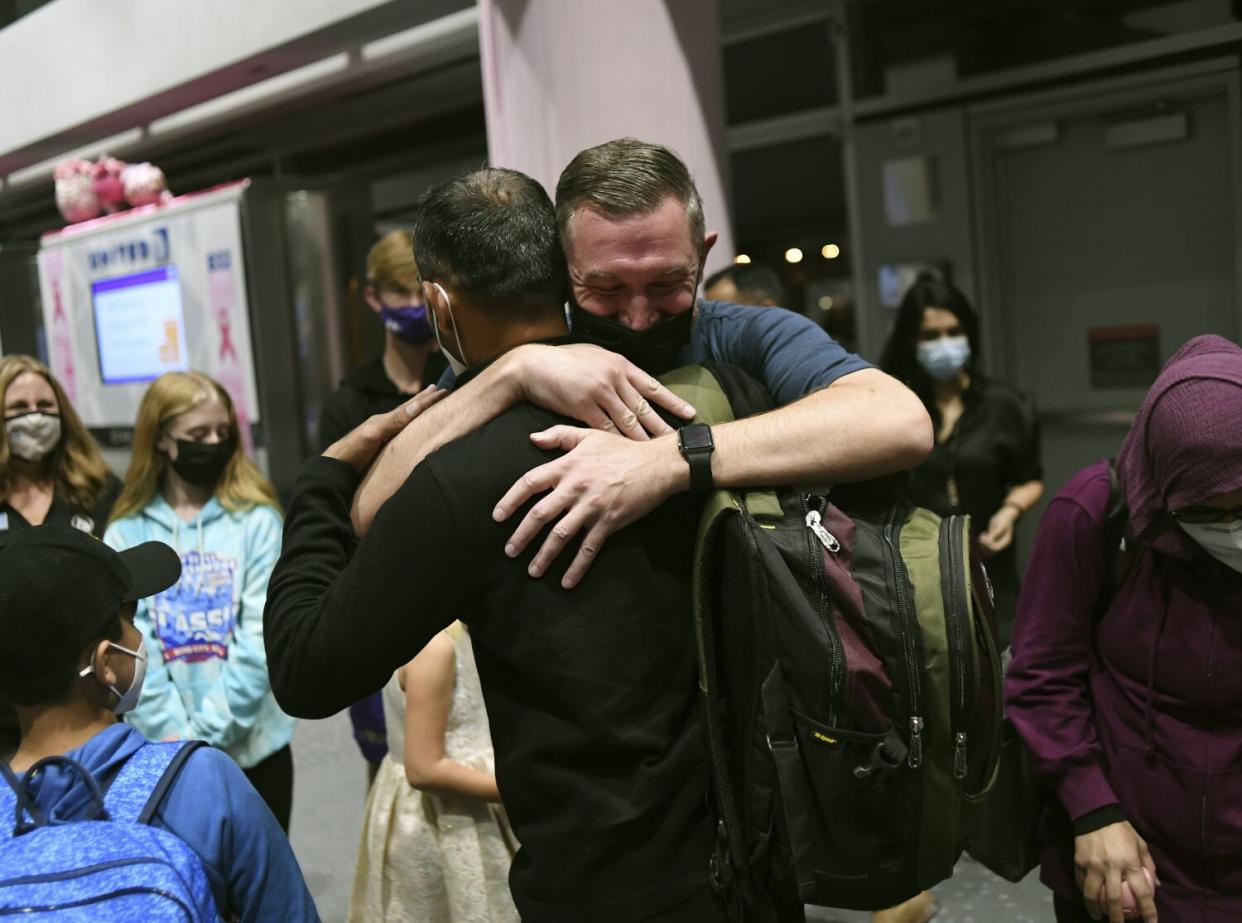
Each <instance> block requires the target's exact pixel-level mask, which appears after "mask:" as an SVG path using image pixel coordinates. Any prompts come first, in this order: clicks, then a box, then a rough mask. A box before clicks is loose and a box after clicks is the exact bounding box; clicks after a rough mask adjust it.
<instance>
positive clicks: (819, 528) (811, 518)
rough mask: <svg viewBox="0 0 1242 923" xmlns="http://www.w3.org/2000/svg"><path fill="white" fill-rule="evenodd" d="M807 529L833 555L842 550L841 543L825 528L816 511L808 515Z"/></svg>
mask: <svg viewBox="0 0 1242 923" xmlns="http://www.w3.org/2000/svg"><path fill="white" fill-rule="evenodd" d="M806 527H807V528H808V529H810V530H811V531H812V532H814V533H815V537H816V538H817V539H819V543H820V544H821V545H823V546H824V547H825V548H827V549H828V550H829V551H831V552H832V553H833V554H836V553H837V552H838V551H840V550H841V543H840V542H838V541H837V537H836V536H835V535H833V534H832V533H831V532H829V531H828V530H827V529H825V528H824V525H823V521H822V520H821V519H820V515H819V513H818V512H817V511H816V510H811V511H810V512H808V513H807V514H806Z"/></svg>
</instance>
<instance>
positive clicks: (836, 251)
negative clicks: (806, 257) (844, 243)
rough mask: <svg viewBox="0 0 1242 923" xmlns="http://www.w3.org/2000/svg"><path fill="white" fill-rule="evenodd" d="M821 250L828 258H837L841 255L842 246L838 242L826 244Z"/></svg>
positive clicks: (825, 257)
mask: <svg viewBox="0 0 1242 923" xmlns="http://www.w3.org/2000/svg"><path fill="white" fill-rule="evenodd" d="M819 252H820V253H822V254H823V255H824V259H826V260H835V259H836V258H837V257H839V256H840V255H841V248H840V247H838V246H837V245H836V244H824V248H823V249H822V250H820V251H819Z"/></svg>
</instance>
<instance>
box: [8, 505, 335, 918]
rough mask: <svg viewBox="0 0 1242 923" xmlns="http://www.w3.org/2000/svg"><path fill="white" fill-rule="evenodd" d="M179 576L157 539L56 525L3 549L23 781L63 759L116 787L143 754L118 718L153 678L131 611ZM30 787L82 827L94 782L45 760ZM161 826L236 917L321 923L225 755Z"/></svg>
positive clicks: (172, 796)
mask: <svg viewBox="0 0 1242 923" xmlns="http://www.w3.org/2000/svg"><path fill="white" fill-rule="evenodd" d="M180 575H181V561H180V559H179V558H178V556H177V553H176V552H175V551H173V550H172V549H171V548H169V547H168V546H167V545H164V544H162V543H160V542H146V543H144V544H141V545H137V546H135V547H133V548H130V549H128V550H127V551H124V552H121V553H117V552H116V551H113V550H112V549H111V548H109V547H108V546H107V545H105V544H104V543H103V542H101V541H99V540H98V539H96V538H93V537H92V536H90V535H88V534H87V533H85V532H82V531H80V530H78V529H75V528H71V527H68V526H58V525H47V526H43V527H42V528H39V529H27V530H22V531H21V532H15V533H13V534H11V535H10V536H8V537H7V538H5V539H4V541H3V543H0V699H4V700H6V701H8V702H10V703H12V704H13V705H14V706H16V709H17V717H18V720H19V722H20V723H21V730H22V736H21V743H20V745H19V746H18V749H17V753H16V754H15V755H14V756H13V759H12V760H11V762H10V764H9V768H10V769H11V770H12V771H13V772H14V773H15V774H19V775H21V774H26V773H28V772H29V770H30V769H31V767H33V766H35V765H36V764H38V763H39V762H40V761H41V760H45V759H46V758H47V757H55V756H67V757H69V758H70V759H71V760H73V761H75V762H76V763H78V764H81V766H83V767H84V768H85V769H86V770H87V771H89V773H90V774H91V776H93V777H94V781H95V782H96V783H98V785H99V787H100V788H101V789H103V790H105V791H106V790H107V787H108V786H109V785H110V784H111V782H112V780H113V779H115V778H116V776H117V774H118V772H119V771H120V769H121V767H122V766H124V765H125V763H126V762H127V761H128V760H129V759H130V757H132V756H133V755H134V754H135V753H137V752H138V751H139V750H140V749H142V748H143V747H144V746H146V745H147V741H146V740H145V739H144V738H143V736H142V734H141V733H139V731H138V730H137V729H135V728H133V727H130V726H129V725H127V724H125V723H124V722H121V721H119V720H118V716H120V715H123V714H124V713H125V712H127V711H128V710H129V709H131V708H133V707H134V705H135V704H136V703H137V701H138V698H139V696H140V695H141V694H142V682H143V678H144V676H145V675H146V649H145V645H144V642H143V638H142V634H141V633H140V632H139V631H138V629H137V628H135V627H134V622H133V617H134V611H135V608H136V606H137V601H138V600H139V599H142V598H144V597H147V596H151V595H154V594H155V593H159V592H161V591H162V590H165V589H167V588H168V587H170V586H172V585H173V584H174V583H176V582H177V579H178V578H179V577H180ZM22 781H23V783H24V785H25V789H26V791H28V792H30V793H31V795H33V797H34V803H35V805H36V806H37V807H38V808H39V809H41V810H42V812H43V813H44V814H45V815H46V816H47V817H49V818H55V819H56V820H57V821H58V822H64V821H72V820H79V819H85V817H84V816H82V814H83V812H84V811H86V810H87V809H88V808H89V806H90V804H91V799H90V798H89V796H88V794H87V792H88V788H89V785H90V782H89V781H88V780H87V779H86V778H84V777H83V776H81V775H79V774H78V773H77V772H76V771H74V770H73V769H72V767H70V766H68V765H67V764H64V763H60V762H44V763H42V765H40V766H39V769H38V771H37V773H32V774H29V775H26V776H25V777H24V778H23V779H22ZM13 801H14V794H13V792H12V791H11V790H10V788H9V787H8V786H6V785H4V784H2V783H0V841H3V840H5V839H8V838H9V837H12V836H14V833H15V830H14V824H13V818H14V817H15V813H14V810H13ZM153 824H154V825H155V826H157V827H160V828H162V829H164V830H167V831H168V832H170V833H172V834H174V835H175V836H177V837H180V838H181V839H182V840H184V841H185V843H186V844H187V845H188V846H189V847H190V848H191V849H192V850H193V851H194V852H195V853H197V854H198V856H199V857H200V858H201V859H202V861H203V866H204V869H205V870H206V872H207V877H208V880H209V882H210V884H211V889H212V892H213V895H214V897H215V899H216V905H217V907H218V908H220V909H221V911H222V912H224V914H225V917H226V918H230V919H231V918H232V915H236V916H237V917H239V918H240V919H243V920H275V919H282V920H318V919H319V915H318V913H317V912H316V911H315V905H314V902H313V901H312V900H311V896H310V893H309V892H308V891H307V889H306V883H305V881H304V880H303V878H302V872H301V869H300V868H299V867H298V864H297V860H296V859H295V858H294V856H293V850H292V849H291V848H290V846H289V841H288V840H287V839H286V838H285V836H284V834H283V833H282V831H281V829H280V826H279V825H278V824H277V823H276V818H275V817H273V816H272V813H271V811H269V810H268V808H267V806H266V805H265V804H264V802H263V800H262V799H261V798H260V797H259V795H258V793H257V792H255V790H254V788H253V787H252V786H251V785H250V783H249V782H248V781H247V780H246V777H245V775H243V774H242V771H241V770H240V769H239V768H238V767H237V765H236V764H235V763H234V762H233V761H232V760H231V759H229V757H228V756H226V755H225V754H223V753H221V752H219V751H216V750H212V749H210V748H207V747H201V748H200V749H198V750H196V751H195V752H194V753H193V754H192V755H191V756H190V758H189V759H187V760H186V762H185V765H184V767H183V768H182V770H181V772H180V774H178V775H177V777H176V780H175V782H174V783H173V785H172V787H171V788H170V789H169V790H168V793H167V796H166V797H165V799H164V801H163V802H162V803H161V807H160V809H159V811H158V812H157V813H156V815H155V818H154V819H153Z"/></svg>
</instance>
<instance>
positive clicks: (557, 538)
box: [353, 138, 932, 588]
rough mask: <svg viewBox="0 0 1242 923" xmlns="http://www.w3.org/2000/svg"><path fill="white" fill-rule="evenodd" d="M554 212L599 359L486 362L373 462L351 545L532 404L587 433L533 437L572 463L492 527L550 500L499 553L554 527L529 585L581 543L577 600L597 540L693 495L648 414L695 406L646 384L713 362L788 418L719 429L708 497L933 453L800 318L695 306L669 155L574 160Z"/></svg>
mask: <svg viewBox="0 0 1242 923" xmlns="http://www.w3.org/2000/svg"><path fill="white" fill-rule="evenodd" d="M556 209H557V221H558V224H559V228H560V236H561V244H562V246H563V248H564V250H565V255H566V258H567V260H568V266H569V279H570V290H571V297H570V303H571V316H572V325H573V334H574V336H575V338H576V339H579V340H585V341H586V342H587V343H588V344H590V343H594V344H598V345H603V346H606V347H608V349H609V350H611V352H605V351H604V350H601V349H599V348H597V347H596V346H591V345H584V344H581V343H579V344H573V345H565V346H547V345H539V344H531V345H528V346H522V347H519V348H518V349H514V350H511V351H510V352H508V353H507V354H506V355H505V356H503V357H502V358H501V359H500V360H498V361H497V362H494V363H492V364H491V365H490V366H488V367H487V368H486V369H484V370H483V371H482V372H480V373H479V374H478V375H477V376H475V377H474V378H473V380H472V381H471V382H470V383H469V385H467V386H464V387H463V388H461V389H459V390H457V391H456V392H455V393H454V394H453V395H452V396H451V397H450V398H449V399H447V400H445V401H442V402H440V404H439V405H437V406H436V407H433V408H431V409H430V410H429V411H428V412H427V413H425V414H423V415H422V416H421V417H420V418H419V419H417V420H414V421H413V422H412V423H411V424H410V425H409V426H408V427H407V428H406V430H405V431H404V432H402V434H401V435H400V436H398V437H397V438H396V439H395V440H393V442H392V443H390V444H389V446H388V447H387V448H386V449H385V451H384V452H383V453H382V454H381V456H380V458H379V459H378V461H377V463H376V464H375V465H374V466H373V467H372V469H371V471H370V472H369V473H368V475H367V478H366V479H365V480H364V482H363V485H362V489H361V490H360V491H359V493H358V495H357V497H356V498H355V503H354V516H353V518H354V526H355V529H356V530H357V531H358V532H359V533H364V532H365V531H366V529H367V528H368V527H369V525H370V522H371V520H372V519H373V518H374V515H375V512H376V511H377V510H378V509H379V507H380V505H381V504H382V503H383V502H384V501H385V500H386V499H387V498H388V497H390V496H391V495H392V494H393V492H394V491H395V490H396V489H397V488H398V487H399V486H400V485H401V484H402V483H404V482H405V479H406V477H407V476H408V475H409V473H410V471H411V470H412V469H413V468H414V466H415V465H416V464H417V463H418V462H419V461H420V460H421V459H422V458H425V457H426V455H428V454H429V453H430V452H431V451H433V450H434V449H435V448H438V447H440V446H442V445H445V444H446V443H448V442H451V441H453V440H454V439H456V438H459V437H460V436H462V435H464V434H465V433H468V432H471V431H472V430H474V429H476V428H478V427H479V426H481V425H482V424H483V423H485V422H487V421H488V420H491V419H493V418H494V417H495V416H496V415H497V414H499V413H500V412H501V411H503V410H504V409H505V408H507V407H509V406H511V405H513V404H514V403H517V402H518V401H522V400H528V401H531V402H532V403H535V404H538V405H540V406H542V407H545V408H547V409H549V410H552V411H554V412H556V413H559V414H561V415H563V416H567V417H571V418H573V419H575V420H578V421H580V422H582V423H584V424H586V425H587V426H588V427H591V428H590V429H578V428H573V427H566V426H558V427H554V428H553V429H551V430H549V431H547V432H546V433H545V434H542V435H541V436H540V435H536V436H534V437H532V438H534V439H535V441H536V444H537V445H539V446H540V447H542V448H546V449H555V448H559V449H561V450H564V451H565V452H566V454H565V455H564V456H563V457H560V458H557V459H556V460H555V461H553V462H550V463H549V464H547V465H544V466H541V467H540V468H537V469H535V470H534V471H531V472H530V473H528V474H527V475H526V476H525V477H523V478H522V479H521V480H520V481H518V482H517V483H516V484H515V485H514V486H513V488H512V489H511V490H510V491H509V492H508V493H507V494H506V495H505V496H504V497H503V498H502V499H501V500H500V502H499V503H498V504H497V505H496V507H495V509H494V511H493V515H494V517H495V518H496V519H497V520H498V521H505V520H507V519H508V518H509V517H510V516H511V515H512V514H513V512H514V511H515V510H517V509H518V508H519V507H521V506H523V504H524V503H525V502H526V501H527V500H529V499H531V498H532V497H534V496H537V495H539V494H544V493H545V492H546V495H545V496H544V497H543V498H542V499H541V500H540V501H539V502H538V503H536V504H535V505H534V506H533V507H532V508H531V509H530V511H529V512H528V513H527V515H526V517H525V518H524V519H523V520H522V522H521V523H520V524H519V525H518V527H517V529H516V530H515V531H514V532H513V534H512V536H511V538H510V542H509V544H508V546H507V548H506V553H508V554H509V555H510V556H511V557H516V556H518V555H520V554H522V552H523V551H524V550H525V548H526V547H527V545H529V544H530V543H531V542H532V541H533V540H534V539H535V538H536V537H537V536H538V535H540V533H542V532H543V531H544V530H545V529H547V527H549V526H552V528H551V529H549V530H548V534H547V537H546V538H545V539H544V543H543V545H542V547H541V548H540V550H539V552H538V554H536V555H535V557H534V559H533V560H532V562H531V564H530V566H529V571H530V574H531V576H534V577H539V576H542V575H543V574H544V573H545V572H546V570H547V568H548V566H549V564H551V562H552V561H553V560H554V559H555V558H556V557H557V556H558V555H559V554H560V552H561V551H562V550H563V549H564V548H565V546H566V545H567V544H569V543H571V542H577V541H578V540H579V539H580V544H579V545H578V550H577V553H576V555H575V557H574V559H573V562H572V563H571V565H570V567H569V568H568V570H566V572H565V574H564V576H563V577H562V585H563V586H565V587H566V588H571V587H573V586H575V585H577V583H578V582H579V581H580V580H581V578H582V575H583V574H584V573H585V572H586V570H587V568H588V567H589V566H590V563H591V560H592V559H593V558H594V557H595V556H596V555H598V553H599V549H600V548H601V547H602V546H603V544H604V542H605V541H606V540H607V538H608V536H610V535H611V534H613V533H614V532H616V531H617V530H618V529H620V528H622V527H623V526H625V525H627V524H629V523H631V522H634V521H635V520H637V519H639V518H640V517H642V516H643V515H645V514H646V513H648V512H650V511H651V510H653V509H655V508H656V507H657V506H658V505H659V504H660V503H661V502H663V501H664V500H665V499H667V498H668V497H670V496H672V495H674V494H675V493H678V492H681V491H685V490H687V489H689V488H690V486H691V480H690V468H689V465H688V459H687V458H686V457H685V456H684V455H683V454H682V451H681V449H680V444H679V441H678V437H677V434H675V433H674V432H673V430H672V429H671V427H669V426H668V425H666V424H665V423H664V422H663V421H662V420H661V419H660V417H659V414H657V413H655V412H654V411H653V409H652V405H653V404H656V405H659V406H661V407H663V408H665V409H667V410H669V411H671V412H672V413H674V414H676V415H678V416H679V417H681V418H683V419H690V418H691V417H693V408H691V407H688V406H687V405H685V404H684V402H682V401H679V400H678V399H677V398H676V397H675V396H674V395H672V394H671V393H669V392H668V391H667V390H666V389H664V388H663V387H662V386H661V385H660V384H659V383H658V382H657V381H655V380H654V379H653V378H652V377H651V376H652V375H653V374H658V373H659V372H661V371H664V370H666V369H670V368H674V367H676V366H678V365H683V364H689V363H696V362H701V361H704V360H707V359H711V360H715V361H719V362H728V363H731V364H733V365H736V366H739V367H741V368H742V369H743V370H745V371H746V372H747V373H749V374H750V375H751V376H752V377H754V378H756V379H758V380H759V381H760V382H762V383H763V384H764V386H765V387H766V388H767V390H768V391H769V392H770V393H771V394H772V395H773V396H774V397H775V398H777V400H778V402H779V403H780V404H782V405H783V406H780V407H779V408H778V409H776V410H774V411H772V412H770V413H766V414H761V415H759V416H755V417H751V418H748V419H745V420H738V421H736V422H733V423H728V424H725V425H723V426H718V427H714V428H713V431H712V434H711V435H712V443H713V450H712V455H711V457H710V478H711V484H712V485H713V486H716V487H730V488H738V487H749V486H757V485H771V484H809V485H820V486H822V485H825V484H834V483H840V482H848V481H857V480H864V479H867V478H872V477H877V476H879V475H882V474H888V473H890V472H893V471H899V470H902V469H906V468H910V467H913V466H914V465H917V464H918V463H919V462H921V461H922V460H923V458H925V457H926V455H927V453H928V452H929V451H930V450H931V447H932V431H931V421H930V419H929V418H928V415H927V411H926V410H925V409H924V408H923V406H922V403H921V402H920V401H919V400H918V398H917V397H916V396H915V395H914V394H913V393H912V392H910V391H909V389H907V388H906V387H905V386H904V385H902V384H901V383H900V382H898V381H896V380H895V379H892V378H890V377H889V376H887V375H885V374H884V373H883V372H880V371H879V370H877V369H874V368H871V367H870V366H868V365H867V364H866V363H865V362H863V361H862V360H861V359H859V358H858V357H857V356H854V355H852V354H850V353H848V352H846V351H845V350H844V349H842V348H841V346H840V345H839V344H837V343H836V342H834V341H833V340H832V339H830V338H829V337H828V336H827V335H826V334H825V333H824V332H823V331H822V330H821V329H820V328H819V327H818V326H816V325H815V324H813V323H811V321H809V320H807V319H806V318H804V317H801V316H799V315H795V314H792V313H790V312H785V311H771V310H769V311H758V310H754V309H746V308H742V307H740V306H738V305H729V304H725V303H722V302H709V301H700V300H699V299H698V298H697V291H698V285H699V281H700V279H701V278H702V275H703V265H704V261H705V260H706V258H707V254H708V252H709V251H710V250H711V248H712V246H713V245H714V244H715V242H716V236H717V235H716V234H715V233H714V232H712V233H708V232H706V231H705V224H704V216H703V207H702V200H701V199H700V197H699V194H698V190H697V189H696V188H695V186H694V182H693V180H692V179H691V178H690V174H689V172H688V171H687V170H686V166H685V164H684V163H682V162H681V160H680V159H679V158H678V157H677V156H676V155H675V154H673V153H672V152H671V151H669V150H668V149H666V148H664V147H661V146H660V145H657V144H651V143H648V142H644V141H638V140H635V139H633V138H622V139H619V140H616V141H610V142H607V143H605V144H602V145H599V146H598V147H594V148H589V149H588V150H585V151H583V152H581V153H580V154H578V155H577V156H576V157H575V158H574V159H573V161H571V162H570V164H569V166H567V167H566V168H565V171H564V172H563V173H562V174H561V178H560V182H559V183H558V184H557V190H556ZM428 298H429V300H428V308H429V309H430V310H431V312H432V316H433V318H434V319H435V320H436V321H437V326H436V332H437V336H438V338H439V340H440V343H441V346H442V347H443V348H444V350H445V353H446V356H447V357H448V358H449V359H450V364H452V365H454V367H455V368H456V369H462V368H466V367H468V366H469V365H470V363H471V359H472V349H473V347H472V345H471V344H470V342H469V341H468V340H467V341H464V342H463V339H464V338H462V337H461V336H460V335H459V331H458V330H457V329H456V325H455V323H454V320H453V315H452V306H451V304H449V303H447V302H446V300H445V299H444V298H443V297H441V295H440V293H439V292H437V291H435V290H434V289H433V290H432V291H431V292H430V294H429V295H428ZM618 353H619V354H620V355H617V354H618ZM474 358H475V359H476V360H477V359H478V358H479V357H477V356H475V357H474ZM627 360H632V361H627ZM622 437H627V438H622Z"/></svg>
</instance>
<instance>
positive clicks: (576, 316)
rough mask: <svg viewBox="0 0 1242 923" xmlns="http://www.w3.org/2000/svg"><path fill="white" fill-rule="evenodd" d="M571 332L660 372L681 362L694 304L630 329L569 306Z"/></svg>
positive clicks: (581, 338) (652, 371)
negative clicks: (660, 319)
mask: <svg viewBox="0 0 1242 923" xmlns="http://www.w3.org/2000/svg"><path fill="white" fill-rule="evenodd" d="M570 317H571V318H572V319H573V323H572V327H573V335H574V337H576V338H577V339H579V340H581V341H582V342H584V343H594V344H595V345H596V346H602V347H603V348H604V349H607V350H609V351H610V352H614V353H620V354H621V355H622V356H625V358H627V359H629V360H630V361H631V362H633V363H634V364H635V365H636V366H638V367H639V368H640V369H642V370H643V371H644V372H648V373H650V374H652V375H662V374H664V373H665V372H667V371H668V370H669V369H675V368H677V366H679V365H681V360H680V356H681V351H682V349H683V348H684V347H685V346H686V345H687V344H689V342H690V325H691V323H692V322H693V321H694V308H693V307H691V308H690V310H688V311H683V312H682V313H681V314H675V315H673V316H672V317H670V318H668V319H667V320H662V321H660V323H658V324H656V325H655V326H654V327H649V328H648V329H646V330H631V329H630V328H628V327H623V326H621V325H620V324H618V323H617V322H616V321H615V320H612V319H611V318H608V317H596V316H595V315H594V314H591V313H590V312H588V311H584V310H582V308H580V307H578V306H577V305H574V306H573V307H572V308H570Z"/></svg>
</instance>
